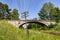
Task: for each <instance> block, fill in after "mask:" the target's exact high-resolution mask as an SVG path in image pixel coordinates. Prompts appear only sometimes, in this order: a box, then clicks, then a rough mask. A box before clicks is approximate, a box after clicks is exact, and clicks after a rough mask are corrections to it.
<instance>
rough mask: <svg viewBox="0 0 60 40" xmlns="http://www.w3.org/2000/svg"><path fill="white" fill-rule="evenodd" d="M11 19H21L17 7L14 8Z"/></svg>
mask: <svg viewBox="0 0 60 40" xmlns="http://www.w3.org/2000/svg"><path fill="white" fill-rule="evenodd" d="M11 20H19V14H18V10H17V9H13V11H12V14H11Z"/></svg>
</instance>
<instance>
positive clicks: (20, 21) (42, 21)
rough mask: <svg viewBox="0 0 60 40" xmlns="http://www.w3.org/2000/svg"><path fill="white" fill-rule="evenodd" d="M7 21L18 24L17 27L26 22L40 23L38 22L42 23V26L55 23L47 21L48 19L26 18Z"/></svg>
mask: <svg viewBox="0 0 60 40" xmlns="http://www.w3.org/2000/svg"><path fill="white" fill-rule="evenodd" d="M7 22H8V23H10V24H12V25H14V26H16V27H18V28H19V27H20V26H22V25H23V24H25V23H38V24H40V25H42V26H43V25H44V26H48V25H50V24H51V23H52V24H55V22H54V21H46V20H26V21H25V20H7Z"/></svg>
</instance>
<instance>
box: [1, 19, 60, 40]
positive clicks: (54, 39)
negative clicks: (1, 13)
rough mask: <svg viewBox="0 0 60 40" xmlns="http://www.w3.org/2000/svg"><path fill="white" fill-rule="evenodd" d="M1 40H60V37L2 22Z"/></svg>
mask: <svg viewBox="0 0 60 40" xmlns="http://www.w3.org/2000/svg"><path fill="white" fill-rule="evenodd" d="M0 40H60V36H56V35H52V34H48V33H44V32H43V31H37V30H32V29H31V30H29V37H28V36H27V33H26V29H19V28H16V27H15V26H13V25H11V24H9V23H7V22H6V21H1V20H0Z"/></svg>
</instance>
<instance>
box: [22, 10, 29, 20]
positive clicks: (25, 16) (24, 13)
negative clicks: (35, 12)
mask: <svg viewBox="0 0 60 40" xmlns="http://www.w3.org/2000/svg"><path fill="white" fill-rule="evenodd" d="M27 17H28V11H25V12H23V13H22V18H25V20H26V19H27Z"/></svg>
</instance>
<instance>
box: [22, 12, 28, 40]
mask: <svg viewBox="0 0 60 40" xmlns="http://www.w3.org/2000/svg"><path fill="white" fill-rule="evenodd" d="M28 16H29V15H28V11H25V12H23V13H22V18H24V19H25V22H26V21H27V17H28ZM26 26H27V25H26ZM26 33H27V37H28V40H29V30H28V27H27V30H26Z"/></svg>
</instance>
